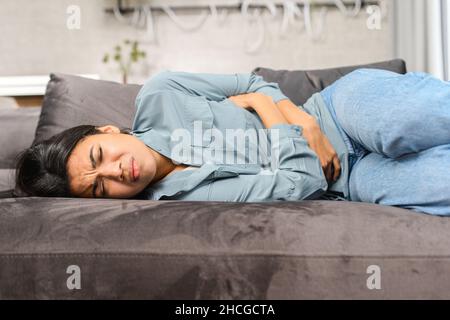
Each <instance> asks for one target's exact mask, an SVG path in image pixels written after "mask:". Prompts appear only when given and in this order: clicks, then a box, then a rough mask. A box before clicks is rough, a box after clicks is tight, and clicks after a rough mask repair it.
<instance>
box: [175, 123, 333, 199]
mask: <svg viewBox="0 0 450 320" xmlns="http://www.w3.org/2000/svg"><path fill="white" fill-rule="evenodd" d="M273 129H278V130H279V131H278V132H279V138H278V143H277V142H275V144H277V146H276V148H279V166H278V167H277V168H276V169H275V170H268V171H263V172H260V174H253V175H251V174H240V175H239V176H236V177H231V178H226V179H217V180H214V181H212V182H211V183H210V184H209V185H203V186H201V189H202V190H195V191H193V192H192V195H193V198H192V199H191V198H190V194H189V193H187V194H184V195H181V196H180V197H179V199H180V200H210V201H230V202H264V201H283V200H284V201H295V200H304V199H317V198H319V197H320V196H321V195H322V194H324V193H325V192H326V191H327V188H328V183H327V181H326V178H325V175H324V173H323V170H322V167H321V165H320V161H319V159H318V157H317V155H316V154H315V153H314V151H312V150H311V149H310V148H309V146H308V144H307V142H306V140H305V139H304V138H303V137H302V135H301V131H302V127H300V126H298V125H288V124H277V125H274V126H272V127H271V128H270V130H273ZM272 143H274V142H273V141H272ZM272 152H273V151H272ZM201 193H202V194H203V195H202V197H200V196H199V195H200V194H201ZM202 198H203V199H202Z"/></svg>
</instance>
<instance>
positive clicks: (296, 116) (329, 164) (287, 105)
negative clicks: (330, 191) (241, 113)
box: [228, 92, 341, 182]
mask: <svg viewBox="0 0 450 320" xmlns="http://www.w3.org/2000/svg"><path fill="white" fill-rule="evenodd" d="M268 98H270V97H268V96H266V95H264V94H261V93H257V92H253V93H246V94H240V95H237V96H231V97H229V98H228V99H230V100H231V101H232V102H233V103H234V104H236V105H237V106H238V107H241V108H244V109H247V110H251V109H255V107H257V106H258V104H259V105H263V104H264V101H265V99H266V100H267V99H268ZM278 109H279V110H280V111H281V114H283V115H284V117H285V119H287V122H288V123H290V124H296V125H299V126H301V127H302V128H303V136H304V138H305V139H306V141H307V142H308V145H309V147H310V148H311V149H312V150H313V151H314V152H315V153H316V154H317V157H318V158H319V160H320V164H321V166H322V170H323V172H324V174H325V177H326V179H327V180H328V182H331V181H336V180H337V179H338V178H339V175H340V173H341V172H340V171H341V165H340V161H339V157H338V156H337V154H336V151H335V150H334V148H333V146H332V145H331V143H330V141H329V140H328V138H327V137H326V136H325V135H324V134H323V133H322V131H321V130H320V126H319V125H318V123H317V121H316V119H315V118H314V117H312V116H311V115H309V114H307V113H306V112H304V111H302V110H301V109H300V108H298V107H297V106H295V105H294V104H293V103H292V102H291V101H289V100H283V101H282V102H281V103H278Z"/></svg>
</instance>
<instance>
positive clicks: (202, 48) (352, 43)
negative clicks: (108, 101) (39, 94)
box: [0, 0, 393, 82]
mask: <svg viewBox="0 0 450 320" xmlns="http://www.w3.org/2000/svg"><path fill="white" fill-rule="evenodd" d="M71 4H75V5H79V6H80V8H81V29H80V30H68V29H67V27H66V19H67V13H66V9H67V6H68V5H71ZM110 4H111V1H101V0H39V1H33V0H2V2H1V5H0V34H1V41H0V76H10V75H35V74H48V73H49V72H65V73H79V74H80V73H84V74H92V73H97V74H100V76H101V77H102V78H105V79H112V80H119V79H120V76H119V74H118V73H117V72H116V69H115V68H114V67H113V66H112V65H104V64H103V63H102V62H101V59H102V57H103V54H104V53H105V52H106V51H109V50H110V49H112V48H113V46H114V45H115V44H116V43H117V42H119V41H121V40H123V39H125V38H130V39H141V40H142V39H144V40H145V37H144V36H145V33H144V31H138V30H136V29H134V28H133V27H130V26H126V25H123V24H120V23H119V22H117V21H116V20H115V19H114V17H113V16H112V15H111V14H106V13H105V12H104V8H105V7H106V6H108V5H110ZM177 13H179V14H180V17H181V18H183V19H195V16H193V17H192V16H191V13H190V12H180V11H177ZM280 13H281V11H280ZM367 17H368V15H367V13H366V12H365V11H362V12H361V13H360V14H359V15H358V17H357V18H354V19H352V18H346V17H344V16H343V15H342V14H341V13H340V12H339V11H338V10H337V9H329V10H328V14H327V17H326V24H325V30H324V38H323V40H321V41H319V42H313V41H311V40H310V39H309V38H308V36H307V35H306V33H304V32H303V33H300V32H298V31H297V32H296V31H295V30H291V31H290V32H289V33H288V34H286V37H285V38H283V39H281V38H280V37H278V35H277V30H278V27H279V24H280V19H277V20H276V21H271V18H270V17H269V15H268V14H267V16H266V21H267V24H266V31H267V33H266V41H265V44H264V46H263V49H262V50H261V51H260V52H258V53H257V54H247V53H245V50H244V37H243V30H244V25H243V23H242V17H241V16H240V14H239V13H238V12H237V11H236V12H234V13H233V14H231V15H230V16H229V18H228V20H227V23H226V24H225V25H224V26H218V25H217V23H216V22H215V21H212V20H211V19H209V20H208V21H207V22H206V24H205V25H204V26H203V27H202V28H201V29H199V30H198V31H196V32H194V33H189V32H184V31H182V30H180V29H179V28H178V27H177V26H176V25H175V24H173V23H172V22H171V21H170V20H169V18H168V17H167V15H165V14H163V13H160V14H158V15H157V16H156V17H155V18H156V21H157V34H158V43H157V44H144V48H145V50H146V51H147V55H148V57H147V59H146V62H145V63H141V64H140V65H139V66H136V67H135V69H134V70H135V73H134V75H133V76H132V77H131V81H132V82H141V81H142V80H143V79H145V78H146V77H147V76H148V75H150V74H152V73H154V72H157V71H159V70H162V69H174V70H185V71H194V72H248V71H250V70H252V69H253V68H254V67H257V66H265V67H271V68H285V69H311V68H322V67H332V66H338V65H351V64H359V63H368V62H374V61H380V60H385V59H390V58H393V43H392V37H391V35H392V32H391V22H390V21H389V18H388V19H387V20H385V21H383V23H382V25H381V30H369V29H368V28H367V27H366V20H367Z"/></svg>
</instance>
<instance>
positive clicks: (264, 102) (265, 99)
mask: <svg viewBox="0 0 450 320" xmlns="http://www.w3.org/2000/svg"><path fill="white" fill-rule="evenodd" d="M249 98H250V101H249V103H251V107H252V108H253V109H254V110H255V111H256V113H257V114H258V116H259V117H260V119H261V121H262V122H263V124H264V126H265V127H266V128H270V127H272V126H274V125H276V124H289V122H288V121H287V119H286V118H285V117H284V116H283V114H282V113H281V111H280V110H279V109H278V107H277V105H276V104H275V102H273V100H272V98H271V97H270V96H267V95H264V94H258V93H256V94H254V95H252V96H250V97H249Z"/></svg>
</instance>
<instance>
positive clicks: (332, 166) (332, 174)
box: [303, 124, 341, 182]
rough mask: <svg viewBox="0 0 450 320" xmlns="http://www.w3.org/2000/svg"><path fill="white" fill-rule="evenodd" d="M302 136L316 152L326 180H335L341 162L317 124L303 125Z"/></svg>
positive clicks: (337, 176)
mask: <svg viewBox="0 0 450 320" xmlns="http://www.w3.org/2000/svg"><path fill="white" fill-rule="evenodd" d="M303 136H304V137H305V139H306V140H307V141H308V144H309V147H310V148H311V149H312V150H313V151H314V152H315V153H316V154H317V156H318V158H319V160H320V165H321V166H322V169H323V172H324V174H325V177H326V178H327V181H328V182H331V181H333V182H335V181H336V180H337V179H338V178H339V175H340V173H341V172H340V171H341V164H340V162H339V157H338V155H337V154H336V151H335V150H334V148H333V146H332V145H331V143H330V141H329V140H328V138H327V136H326V135H324V134H323V133H322V131H321V130H320V127H319V125H318V124H311V125H309V126H303Z"/></svg>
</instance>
